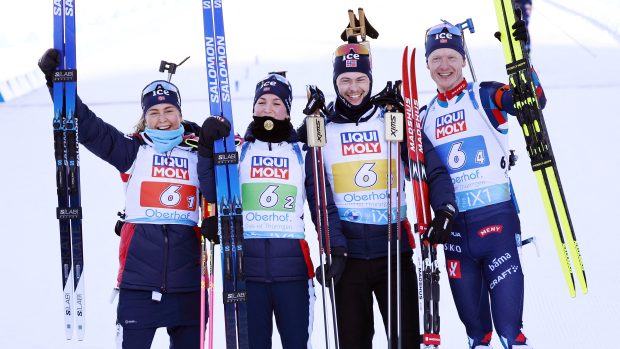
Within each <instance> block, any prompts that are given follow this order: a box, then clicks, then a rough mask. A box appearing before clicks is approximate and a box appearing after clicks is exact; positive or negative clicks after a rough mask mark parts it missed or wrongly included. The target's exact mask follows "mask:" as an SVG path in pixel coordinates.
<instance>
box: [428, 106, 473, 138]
mask: <svg viewBox="0 0 620 349" xmlns="http://www.w3.org/2000/svg"><path fill="white" fill-rule="evenodd" d="M463 131H467V124H466V123H465V111H464V110H463V109H461V110H457V111H455V112H453V113H449V114H446V115H442V116H440V117H438V118H437V119H436V120H435V138H436V139H440V138H443V137H446V136H450V135H453V134H456V133H460V132H463Z"/></svg>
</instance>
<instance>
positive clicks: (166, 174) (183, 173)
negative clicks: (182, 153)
mask: <svg viewBox="0 0 620 349" xmlns="http://www.w3.org/2000/svg"><path fill="white" fill-rule="evenodd" d="M151 176H152V177H155V178H173V179H182V180H185V181H187V180H189V179H190V177H189V160H188V159H187V158H182V157H175V156H165V155H157V154H156V155H153V166H152V168H151Z"/></svg>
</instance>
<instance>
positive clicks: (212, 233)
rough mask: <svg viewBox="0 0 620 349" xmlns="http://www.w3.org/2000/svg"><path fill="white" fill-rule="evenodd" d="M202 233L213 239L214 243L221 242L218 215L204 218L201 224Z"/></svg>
mask: <svg viewBox="0 0 620 349" xmlns="http://www.w3.org/2000/svg"><path fill="white" fill-rule="evenodd" d="M200 233H201V234H202V236H204V238H205V239H207V240H209V241H211V242H212V243H214V244H216V245H217V244H219V243H220V236H219V234H218V232H217V216H211V217H208V218H207V219H203V220H202V224H201V225H200Z"/></svg>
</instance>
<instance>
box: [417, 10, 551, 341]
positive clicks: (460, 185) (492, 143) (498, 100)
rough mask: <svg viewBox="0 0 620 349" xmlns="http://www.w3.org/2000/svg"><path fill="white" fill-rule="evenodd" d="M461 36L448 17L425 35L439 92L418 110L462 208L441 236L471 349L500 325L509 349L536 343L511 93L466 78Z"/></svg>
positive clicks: (522, 33)
mask: <svg viewBox="0 0 620 349" xmlns="http://www.w3.org/2000/svg"><path fill="white" fill-rule="evenodd" d="M513 29H515V30H514V32H513V34H512V35H513V36H514V37H515V38H516V39H517V40H527V33H526V29H525V23H524V22H523V21H522V20H520V21H517V23H516V24H515V26H514V27H513ZM461 35H462V34H461V31H460V30H459V28H456V27H454V26H452V25H449V24H444V23H442V24H438V25H436V26H434V27H431V28H430V29H428V30H427V33H426V61H427V67H428V69H429V71H430V75H431V78H432V79H433V80H434V81H435V83H436V85H437V96H436V97H434V98H433V99H432V100H431V102H430V103H429V104H428V106H425V107H423V108H422V109H421V116H422V118H423V131H424V134H425V135H426V137H427V138H428V139H429V140H430V143H431V146H432V147H433V148H434V151H435V152H436V153H437V154H438V155H439V158H440V160H441V161H442V162H443V163H444V164H445V166H446V168H447V169H448V171H449V172H450V176H451V177H452V182H453V184H454V189H455V192H456V200H457V204H458V211H459V214H458V215H457V216H456V218H455V220H454V224H453V226H452V232H451V233H450V232H449V231H446V232H444V233H445V234H441V236H438V239H437V240H436V242H438V243H444V249H445V258H446V268H447V272H448V278H449V281H450V288H451V290H452V295H453V298H454V302H455V304H456V308H457V310H458V314H459V317H460V319H461V321H462V322H463V324H464V325H465V330H466V332H467V336H468V337H469V346H468V347H469V348H471V349H474V348H475V349H483V348H491V345H490V344H489V343H490V341H491V336H492V334H493V324H495V329H496V330H497V333H498V335H499V336H500V340H501V342H502V344H503V346H504V347H505V348H507V349H517V348H520V349H525V348H531V346H530V345H529V344H528V340H527V338H526V337H525V336H524V335H523V333H522V332H521V328H522V327H523V323H522V314H523V272H522V269H521V262H520V259H519V252H518V248H520V235H521V228H520V223H519V216H518V214H517V209H516V208H515V204H514V201H513V195H512V191H511V184H510V178H509V176H508V170H509V167H510V162H511V161H510V160H511V159H510V155H511V154H510V152H509V150H508V119H507V115H506V114H507V113H509V114H513V115H514V114H515V109H514V105H513V92H512V90H511V89H510V87H509V86H507V85H504V84H502V83H499V82H477V83H468V82H467V81H466V80H465V78H464V77H463V68H464V67H465V50H464V44H463V38H462V36H461ZM534 77H535V74H534ZM535 80H536V81H535V85H536V87H537V89H536V91H537V94H538V95H539V100H540V101H541V103H542V105H544V103H545V98H544V95H543V93H542V89H541V88H540V84H539V83H538V81H537V78H536V77H535ZM424 150H425V151H428V149H424Z"/></svg>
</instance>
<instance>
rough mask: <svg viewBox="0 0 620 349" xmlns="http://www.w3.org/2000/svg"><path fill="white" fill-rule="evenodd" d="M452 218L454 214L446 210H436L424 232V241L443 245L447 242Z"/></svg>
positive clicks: (450, 231)
mask: <svg viewBox="0 0 620 349" xmlns="http://www.w3.org/2000/svg"><path fill="white" fill-rule="evenodd" d="M453 218H454V213H452V212H450V211H448V210H438V211H437V212H436V213H435V218H433V220H432V221H431V225H430V226H429V227H428V230H427V231H426V236H425V239H426V240H428V242H430V243H431V244H445V243H446V242H448V241H449V240H450V233H452V219H453Z"/></svg>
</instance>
